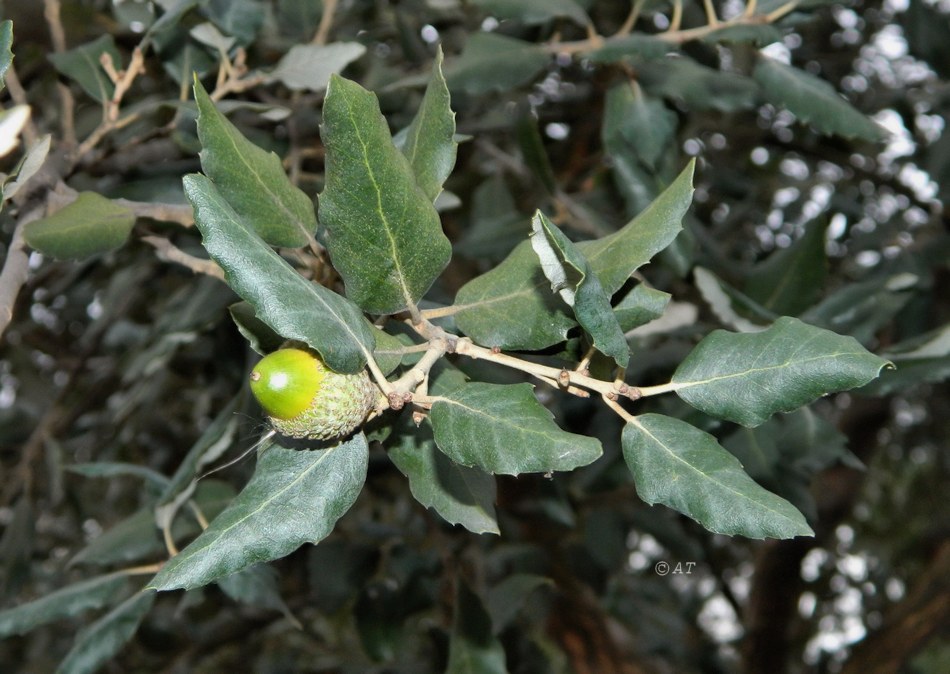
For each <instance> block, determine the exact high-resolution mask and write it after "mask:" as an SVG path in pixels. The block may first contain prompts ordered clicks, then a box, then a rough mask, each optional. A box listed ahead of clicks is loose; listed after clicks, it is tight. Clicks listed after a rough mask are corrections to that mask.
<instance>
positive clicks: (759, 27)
mask: <svg viewBox="0 0 950 674" xmlns="http://www.w3.org/2000/svg"><path fill="white" fill-rule="evenodd" d="M781 40H782V31H780V30H779V29H778V28H776V27H775V26H773V25H772V24H769V23H762V24H739V25H735V26H723V27H722V28H720V29H718V30H714V31H713V32H711V33H708V34H706V35H705V36H704V37H703V42H706V43H708V44H720V43H722V44H751V45H753V46H755V47H765V46H766V45H770V44H772V43H773V42H780V41H781Z"/></svg>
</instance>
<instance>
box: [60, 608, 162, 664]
mask: <svg viewBox="0 0 950 674" xmlns="http://www.w3.org/2000/svg"><path fill="white" fill-rule="evenodd" d="M154 603H155V593H154V592H150V591H142V592H137V593H136V594H134V595H132V596H131V597H129V599H127V600H126V601H124V602H123V603H121V604H119V605H118V606H116V607H115V608H114V609H112V610H111V611H109V612H108V613H107V614H106V615H104V616H102V617H101V618H99V620H97V621H96V622H94V623H93V624H92V625H90V626H89V627H87V628H85V629H84V630H82V631H81V632H80V633H79V634H78V635H77V636H76V642H75V643H74V644H73V647H72V649H71V650H70V651H69V653H68V654H67V655H66V658H65V659H64V660H63V661H62V662H61V663H59V667H58V668H57V669H56V672H57V674H91V673H92V672H94V671H96V670H97V669H99V667H100V666H102V665H103V664H105V663H106V662H107V661H109V660H110V659H111V658H112V657H113V656H114V655H116V654H117V653H118V652H119V651H120V650H122V647H123V646H125V644H126V643H127V642H128V641H129V640H130V639H131V638H132V636H133V635H134V634H135V633H136V632H137V631H138V628H139V623H141V622H142V619H143V618H144V617H145V614H146V613H148V612H149V611H150V610H151V608H152V604H154Z"/></svg>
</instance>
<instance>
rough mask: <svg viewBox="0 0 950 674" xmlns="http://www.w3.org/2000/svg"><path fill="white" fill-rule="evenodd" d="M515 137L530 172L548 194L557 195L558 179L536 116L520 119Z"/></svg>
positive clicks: (525, 115)
mask: <svg viewBox="0 0 950 674" xmlns="http://www.w3.org/2000/svg"><path fill="white" fill-rule="evenodd" d="M515 135H516V137H517V138H518V146H519V147H520V148H521V156H522V158H523V159H524V163H525V166H526V167H527V169H528V171H529V172H530V173H531V175H532V176H534V178H535V179H536V180H537V181H538V182H539V183H540V184H541V185H542V186H543V187H544V189H545V190H547V192H548V194H550V195H555V194H557V193H558V185H557V178H556V177H555V176H554V168H553V167H552V166H551V160H550V159H548V153H547V150H546V149H545V147H544V139H543V138H542V137H541V130H540V129H539V128H538V120H537V119H536V118H535V117H534V115H532V114H531V113H525V114H522V115H520V116H519V117H518V122H517V124H516V125H515Z"/></svg>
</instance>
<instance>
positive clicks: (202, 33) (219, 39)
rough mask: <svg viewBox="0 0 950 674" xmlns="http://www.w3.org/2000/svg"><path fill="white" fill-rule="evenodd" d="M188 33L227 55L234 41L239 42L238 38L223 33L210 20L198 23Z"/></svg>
mask: <svg viewBox="0 0 950 674" xmlns="http://www.w3.org/2000/svg"><path fill="white" fill-rule="evenodd" d="M188 34H189V35H190V36H191V37H193V38H194V39H195V40H197V41H198V42H200V43H201V44H204V45H207V46H209V47H211V48H212V49H214V50H215V51H217V52H218V53H219V54H222V55H224V56H225V57H226V56H227V54H228V51H230V49H231V47H233V46H234V43H235V42H237V38H234V37H230V36H228V35H224V34H222V33H221V31H219V30H218V29H217V27H216V26H215V25H214V24H213V23H211V22H210V21H205V22H204V23H200V24H198V25H197V26H195V27H194V28H192V29H191V30H189V31H188Z"/></svg>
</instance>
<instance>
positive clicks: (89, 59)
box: [49, 35, 122, 103]
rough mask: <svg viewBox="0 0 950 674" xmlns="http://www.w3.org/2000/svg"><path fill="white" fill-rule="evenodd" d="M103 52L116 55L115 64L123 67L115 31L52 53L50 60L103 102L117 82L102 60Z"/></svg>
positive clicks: (97, 99)
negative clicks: (110, 76) (114, 82)
mask: <svg viewBox="0 0 950 674" xmlns="http://www.w3.org/2000/svg"><path fill="white" fill-rule="evenodd" d="M103 54H108V55H109V56H110V57H111V58H112V65H113V66H114V67H115V69H116V70H117V71H118V70H122V57H121V56H120V55H119V50H118V49H117V48H116V46H115V40H114V39H113V38H112V36H111V35H103V36H102V37H100V38H99V39H97V40H94V41H92V42H87V43H86V44H84V45H80V46H78V47H76V48H75V49H70V50H69V51H64V52H58V53H55V54H50V55H49V60H50V61H51V62H52V63H53V67H54V68H56V70H58V71H59V72H60V73H62V74H63V75H65V76H66V77H69V78H71V79H73V80H75V81H76V82H77V83H78V84H79V86H81V87H82V88H83V90H84V91H85V92H86V93H87V94H89V95H90V96H91V97H92V98H94V99H95V100H96V101H98V102H99V103H103V102H105V101H108V100H111V99H112V94H113V92H114V91H115V85H114V84H113V83H112V80H111V79H109V76H108V75H106V71H105V70H103V68H102V64H101V63H100V62H99V59H100V58H101V57H102V55H103Z"/></svg>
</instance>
